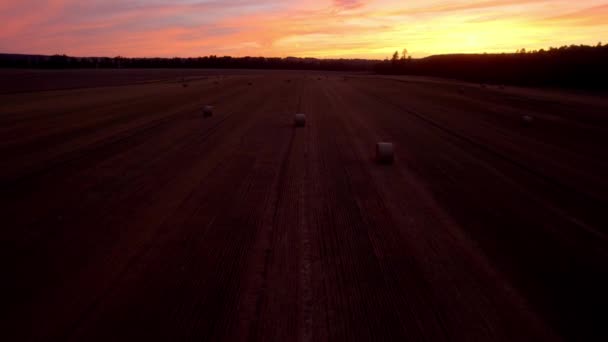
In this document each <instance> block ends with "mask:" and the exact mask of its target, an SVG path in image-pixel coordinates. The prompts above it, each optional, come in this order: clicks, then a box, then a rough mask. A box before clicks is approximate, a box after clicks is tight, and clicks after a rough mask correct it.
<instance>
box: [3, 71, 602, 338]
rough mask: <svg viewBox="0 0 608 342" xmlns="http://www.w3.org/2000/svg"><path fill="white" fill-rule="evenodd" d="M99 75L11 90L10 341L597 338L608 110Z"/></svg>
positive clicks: (7, 124)
mask: <svg viewBox="0 0 608 342" xmlns="http://www.w3.org/2000/svg"><path fill="white" fill-rule="evenodd" d="M66 72H67V73H77V72H78V71H66ZM96 72H97V73H98V74H96V75H97V76H96V77H97V78H98V79H96V81H95V82H93V83H92V84H85V83H83V82H84V81H83V79H82V78H81V77H75V76H70V77H72V79H77V81H73V83H70V86H69V87H68V86H65V85H64V84H59V85H57V82H58V81H57V76H58V73H61V72H59V71H55V72H53V73H49V75H50V76H48V78H46V79H45V81H44V82H43V83H37V85H33V84H29V85H28V84H26V83H27V82H26V83H24V84H21V85H20V86H19V93H12V94H9V93H10V91H8V90H7V89H10V86H9V85H7V84H2V86H1V87H0V89H2V90H3V91H2V92H3V93H4V94H2V95H0V161H1V163H2V164H1V167H0V191H1V196H0V201H1V203H0V208H2V209H1V216H2V227H3V228H2V249H1V250H2V252H1V253H2V255H1V260H2V265H1V266H2V269H3V270H4V276H3V286H4V291H3V294H4V296H5V298H4V299H3V301H2V302H3V305H2V308H0V318H1V319H0V322H1V323H0V328H1V329H0V337H2V340H5V341H13V340H19V341H27V340H53V341H56V340H73V341H95V340H99V341H109V340H184V339H197V340H202V341H211V340H224V341H233V340H248V341H295V340H299V341H370V340H379V341H406V340H407V341H423V340H425V341H459V340H467V341H558V340H562V339H564V340H580V341H582V340H594V339H598V338H599V340H602V338H601V337H602V334H604V337H606V336H605V334H606V331H605V323H606V322H605V318H604V317H602V316H601V315H598V314H596V312H602V310H604V308H605V304H606V289H607V288H608V283H607V280H606V279H608V274H607V273H608V267H607V266H606V265H608V248H607V247H608V244H607V229H608V219H607V218H606V215H605V208H606V204H607V203H608V178H607V177H606V176H605V175H607V174H608V152H607V150H608V149H607V148H608V100H607V98H606V97H598V96H590V95H581V94H576V95H572V96H569V95H568V94H567V93H563V92H551V91H543V90H538V89H535V90H526V89H520V88H513V87H508V88H506V89H499V88H498V87H493V86H488V87H483V88H482V87H479V85H478V84H463V83H462V82H458V83H456V82H448V81H446V82H441V81H438V80H437V79H433V80H432V81H424V80H420V79H415V78H412V79H406V78H401V79H389V78H375V77H373V76H361V75H355V76H351V75H348V82H344V79H345V78H344V77H345V75H344V74H329V73H328V74H324V77H323V78H322V79H321V78H320V77H317V75H318V74H319V73H318V72H315V73H312V74H307V73H304V72H268V73H263V72H249V73H248V72H240V73H232V74H228V76H226V77H224V78H223V79H222V81H221V82H219V83H218V84H217V85H216V84H214V81H215V80H217V77H215V76H214V77H206V75H207V74H204V72H201V74H188V75H185V76H184V75H183V72H181V71H179V72H176V73H175V74H171V75H169V76H170V77H171V80H174V81H167V82H164V81H163V82H147V83H146V82H142V83H138V84H129V83H131V82H127V81H125V80H123V79H122V78H120V80H118V81H116V80H115V79H112V80H109V81H108V80H105V79H104V78H103V77H104V75H103V72H102V71H96ZM137 72H138V73H142V72H144V71H137ZM149 72H150V73H154V71H149ZM167 73H168V71H163V73H162V75H157V74H150V75H143V76H142V75H140V76H138V77H140V78H141V79H144V80H155V79H159V78H168V77H169V76H168V74H167ZM70 75H71V74H70ZM108 75H109V74H108ZM115 75H116V74H112V76H108V77H110V78H111V77H116V76H115ZM36 77H38V78H44V76H40V75H38V76H36ZM74 77H75V78H74ZM121 77H122V76H121ZM181 77H186V79H187V80H188V86H187V87H183V85H182V82H181V81H180V80H181ZM68 78H69V77H68ZM66 79H67V78H66ZM127 79H129V80H130V79H131V78H128V77H127ZM5 80H6V79H5ZM286 80H290V81H289V82H286ZM3 82H7V81H3ZM24 82H25V81H24ZM61 82H64V81H59V83H61ZM39 84H45V86H44V87H40V86H39ZM249 84H251V85H249ZM100 85H104V86H106V87H99V86H100ZM109 85H114V86H109ZM28 86H29V87H30V88H28ZM61 88H72V89H63V90H53V91H49V90H48V89H61ZM207 104H212V105H213V113H214V114H213V116H210V117H208V118H203V115H202V108H203V106H204V105H207ZM295 113H304V114H305V115H306V125H305V126H304V127H299V128H297V127H295V125H294V114H295ZM525 116H529V117H531V118H533V119H534V120H533V121H531V122H529V123H528V124H522V117H525ZM381 141H386V142H392V143H393V144H394V145H395V160H394V162H393V163H392V164H390V165H379V164H378V163H376V162H375V160H374V157H375V152H376V151H375V148H376V143H377V142H381Z"/></svg>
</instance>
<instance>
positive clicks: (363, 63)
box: [0, 54, 378, 71]
mask: <svg viewBox="0 0 608 342" xmlns="http://www.w3.org/2000/svg"><path fill="white" fill-rule="evenodd" d="M376 63H378V61H376V60H367V59H317V58H297V57H286V58H266V57H229V56H224V57H217V56H206V57H195V58H178V57H175V58H126V57H120V56H118V57H114V58H108V57H69V56H66V55H53V56H43V55H16V54H13V55H11V54H0V67H4V68H34V69H36V68H43V69H67V68H104V69H112V68H214V69H294V70H335V71H361V70H367V71H371V70H372V69H373V67H374V65H375V64H376Z"/></svg>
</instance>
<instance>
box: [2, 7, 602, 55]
mask: <svg viewBox="0 0 608 342" xmlns="http://www.w3.org/2000/svg"><path fill="white" fill-rule="evenodd" d="M403 3H404V1H398V0H375V1H374V0H333V1H330V0H312V1H307V2H306V3H302V2H298V1H276V0H273V1H271V0H231V1H221V0H207V1H202V0H178V1H168V0H148V1H144V0H127V1H119V0H106V1H101V0H92V1H87V2H79V1H76V0H49V1H38V0H25V1H20V2H12V3H6V2H2V3H0V21H1V22H3V24H2V26H0V52H4V53H30V54H56V53H59V54H67V55H72V56H110V57H112V56H117V55H121V56H126V57H196V56H206V55H219V56H223V55H231V56H268V57H270V56H273V57H287V56H296V57H331V58H337V57H344V58H385V57H388V56H390V55H392V53H393V52H394V51H402V50H403V49H404V48H407V49H408V51H409V52H410V54H412V55H413V56H414V57H424V56H428V55H433V54H443V53H481V52H489V53H491V52H514V51H515V50H517V49H520V48H525V49H527V50H531V49H540V48H545V49H546V48H548V47H550V46H561V45H570V44H577V45H578V44H590V45H595V44H596V43H597V42H599V41H602V39H603V38H604V37H608V1H596V0H581V1H578V2H574V3H573V2H572V1H571V0H482V1H467V0H451V1H448V0H428V1H423V0H411V1H407V4H403Z"/></svg>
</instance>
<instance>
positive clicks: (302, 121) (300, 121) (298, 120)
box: [294, 113, 306, 127]
mask: <svg viewBox="0 0 608 342" xmlns="http://www.w3.org/2000/svg"><path fill="white" fill-rule="evenodd" d="M294 123H295V125H296V127H304V126H306V115H304V114H302V113H298V114H296V116H295V119H294Z"/></svg>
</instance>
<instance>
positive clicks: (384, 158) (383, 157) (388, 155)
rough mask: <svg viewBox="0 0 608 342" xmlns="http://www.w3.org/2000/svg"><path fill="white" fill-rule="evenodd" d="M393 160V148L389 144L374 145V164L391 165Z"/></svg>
mask: <svg viewBox="0 0 608 342" xmlns="http://www.w3.org/2000/svg"><path fill="white" fill-rule="evenodd" d="M394 160H395V146H394V145H393V143H390V142H379V143H376V162H377V163H379V164H392V163H393V161H394Z"/></svg>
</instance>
